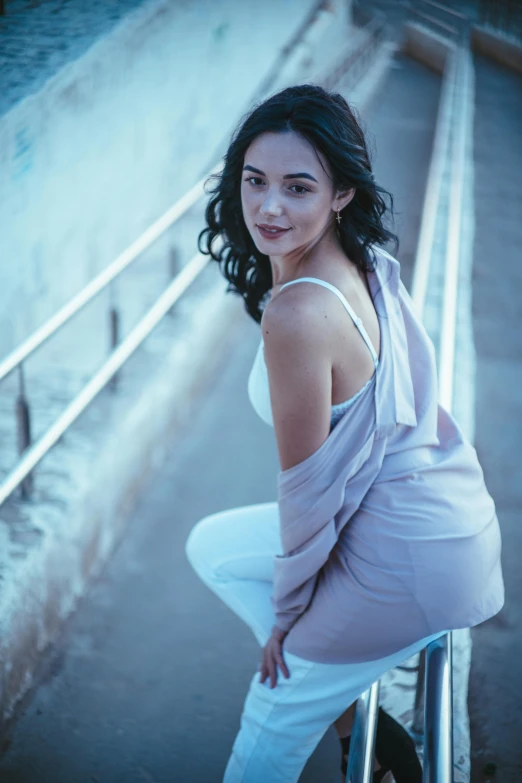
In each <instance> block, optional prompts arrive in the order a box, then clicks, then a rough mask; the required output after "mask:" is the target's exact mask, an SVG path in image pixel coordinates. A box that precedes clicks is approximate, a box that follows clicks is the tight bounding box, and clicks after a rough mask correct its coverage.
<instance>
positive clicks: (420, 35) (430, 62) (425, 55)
mask: <svg viewBox="0 0 522 783" xmlns="http://www.w3.org/2000/svg"><path fill="white" fill-rule="evenodd" d="M452 48H453V44H452V43H451V41H449V40H448V39H447V38H444V37H443V36H442V35H439V34H438V33H436V32H434V31H433V30H430V28H429V27H426V26H425V25H422V24H417V23H416V22H407V23H406V24H405V25H404V37H403V41H402V50H403V51H404V53H405V54H408V55H410V57H413V58H414V59H415V60H418V61H419V62H421V63H423V64H424V65H427V66H428V68H431V69H432V70H433V71H435V72H436V73H439V74H442V73H443V72H444V66H445V64H446V57H447V55H448V52H449V51H450V50H451V49H452Z"/></svg>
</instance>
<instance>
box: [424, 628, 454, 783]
mask: <svg viewBox="0 0 522 783" xmlns="http://www.w3.org/2000/svg"><path fill="white" fill-rule="evenodd" d="M452 679H453V660H452V635H451V633H448V634H445V635H444V636H441V637H440V638H439V639H435V640H434V641H433V642H430V643H429V644H428V646H427V648H426V696H425V700H426V707H425V711H424V771H423V776H422V780H423V783H452V780H453V705H452V694H453V681H452Z"/></svg>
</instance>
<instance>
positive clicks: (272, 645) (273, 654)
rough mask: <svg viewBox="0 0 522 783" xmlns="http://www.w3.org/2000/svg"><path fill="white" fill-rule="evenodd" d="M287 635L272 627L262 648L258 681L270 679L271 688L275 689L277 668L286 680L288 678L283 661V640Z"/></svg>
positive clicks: (288, 673) (285, 632) (275, 626)
mask: <svg viewBox="0 0 522 783" xmlns="http://www.w3.org/2000/svg"><path fill="white" fill-rule="evenodd" d="M287 634H288V632H287V631H282V630H281V629H280V628H278V627H277V625H274V627H273V628H272V635H271V637H270V639H269V640H268V642H267V643H266V645H265V647H264V648H263V656H262V660H261V666H260V672H261V675H260V678H259V681H260V682H264V681H265V680H266V678H267V677H270V687H271V688H275V686H276V683H277V667H278V666H279V668H280V669H281V671H282V672H283V674H284V675H285V677H286V678H287V679H288V678H289V677H290V672H289V671H288V668H287V666H286V663H285V662H284V659H283V639H284V638H285V637H286V636H287Z"/></svg>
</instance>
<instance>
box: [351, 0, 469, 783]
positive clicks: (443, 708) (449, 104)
mask: <svg viewBox="0 0 522 783" xmlns="http://www.w3.org/2000/svg"><path fill="white" fill-rule="evenodd" d="M425 1H426V2H429V0H425ZM430 5H439V4H436V3H433V2H432V3H430ZM468 30H469V27H468V26H467V25H464V24H463V25H462V28H461V30H460V33H461V35H460V36H459V37H460V41H459V43H460V46H459V47H458V48H455V49H454V50H453V52H452V53H451V55H450V58H449V60H448V61H447V62H446V66H445V74H444V83H443V88H442V91H441V99H440V103H439V110H438V116H437V127H436V131H435V139H434V145H433V152H432V159H431V163H430V170H429V175H428V183H427V187H426V192H425V200H424V206H423V213H422V221H421V230H420V234H419V242H418V247H417V254H416V259H415V266H414V276H413V281H412V300H413V302H414V305H415V307H416V309H417V312H418V314H419V317H420V318H422V316H423V312H424V305H425V298H426V290H427V282H428V273H429V266H430V261H431V252H432V247H433V241H434V237H435V224H436V217H437V211H438V209H439V202H440V195H441V187H442V176H443V170H442V169H441V168H440V161H441V160H443V159H444V158H445V157H446V155H447V154H448V150H449V149H450V145H451V161H452V164H451V171H452V179H451V189H450V199H449V205H448V228H447V243H446V253H445V269H444V271H445V278H444V291H443V298H442V302H443V303H442V321H441V330H440V350H439V365H438V376H439V400H440V403H441V404H442V405H443V406H444V407H445V408H446V410H448V411H451V409H452V402H453V379H454V359H455V332H456V317H457V294H458V278H459V258H460V252H459V244H460V232H461V221H462V197H463V182H464V160H465V145H466V129H467V125H466V119H467V118H466V116H464V115H463V114H462V112H460V113H458V109H457V107H463V106H466V101H465V100H462V93H464V94H465V92H466V90H467V89H468V84H469V80H470V74H471V63H470V53H469V40H468V38H467V36H466V32H467V31H468ZM451 111H453V112H454V114H455V116H458V117H459V122H458V124H457V127H456V130H455V129H454V130H453V134H451V132H450V131H451V129H450V122H449V118H450V115H449V113H450V112H451ZM378 692H379V681H377V682H376V683H374V684H373V685H372V687H371V688H370V689H369V690H368V691H366V692H365V693H364V694H362V696H361V697H359V699H358V700H357V705H356V711H355V718H354V724H353V734H352V736H353V741H356V745H355V747H356V750H355V752H354V759H353V761H352V762H351V763H350V759H349V763H348V771H347V776H346V781H347V783H370V781H371V779H372V773H373V764H368V763H367V757H366V755H365V754H366V753H368V752H370V749H371V756H370V758H371V760H372V761H373V749H374V747H375V734H376V722H375V721H373V720H371V719H370V718H369V706H368V705H369V704H370V703H371V704H372V710H373V709H375V700H377V702H378ZM421 709H422V710H423V718H424V720H423V745H424V766H423V783H451V781H452V780H453V763H454V759H453V634H452V633H451V632H449V633H447V634H444V635H443V636H441V637H439V638H438V639H435V640H434V641H432V642H430V643H429V644H428V645H427V646H426V647H425V648H424V649H423V650H422V651H421V653H420V657H419V666H418V679H417V688H416V694H415V717H418V714H419V712H420V710H421ZM414 724H415V719H414ZM413 733H417V735H418V734H419V732H418V731H417V732H413ZM356 738H357V740H356ZM351 747H352V746H350V751H351ZM362 748H364V751H363V750H362Z"/></svg>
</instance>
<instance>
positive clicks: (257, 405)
mask: <svg viewBox="0 0 522 783" xmlns="http://www.w3.org/2000/svg"><path fill="white" fill-rule="evenodd" d="M301 282H307V283H317V284H318V285H322V286H324V287H325V288H329V289H330V291H333V293H334V294H336V295H337V296H338V297H339V299H340V300H341V302H342V303H343V305H344V307H345V308H346V310H347V311H348V313H349V315H350V316H351V318H352V320H353V322H354V324H355V326H356V327H357V329H358V330H359V332H360V334H361V337H362V338H363V340H364V341H365V343H366V345H367V346H368V348H369V350H370V353H371V355H372V358H373V363H374V365H375V368H377V366H378V364H379V357H378V355H377V352H376V350H375V348H374V346H373V345H372V341H371V340H370V338H369V336H368V333H367V331H366V329H365V328H364V326H363V323H362V320H361V319H360V318H359V317H358V316H357V315H356V314H355V312H354V310H353V308H352V307H351V305H350V304H349V303H348V301H347V299H346V297H345V296H344V294H342V293H341V291H339V289H338V288H336V287H335V286H334V285H332V284H331V283H327V282H326V280H320V279H319V278H318V277H298V278H297V279H296V280H290V281H289V282H288V283H285V284H284V285H282V286H281V289H280V290H281V291H282V290H283V288H285V287H286V286H287V285H293V284H294V283H301ZM372 377H373V376H372ZM371 381H372V378H370V379H369V380H368V381H367V382H366V383H365V384H364V386H363V387H362V389H359V391H358V392H357V394H354V396H353V397H350V398H349V399H348V400H344V402H339V403H338V404H337V405H332V418H331V424H330V431H331V430H332V429H333V428H334V427H335V425H336V424H337V422H338V421H339V419H340V418H341V416H342V415H343V413H344V412H345V411H346V409H347V408H349V407H350V405H352V404H353V403H354V402H355V400H356V399H357V398H358V397H359V395H361V394H362V393H363V391H364V390H365V389H366V387H367V386H368V384H369V383H371ZM248 396H249V397H250V402H251V403H252V407H253V408H254V410H255V411H256V413H257V414H258V416H260V418H261V419H263V421H264V422H266V423H267V424H269V425H271V426H272V427H273V426H274V422H273V419H272V407H271V404H270V387H269V384H268V372H267V368H266V364H265V357H264V344H263V338H261V342H260V343H259V347H258V349H257V353H256V356H255V358H254V363H253V365H252V369H251V370H250V375H249V378H248Z"/></svg>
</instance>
